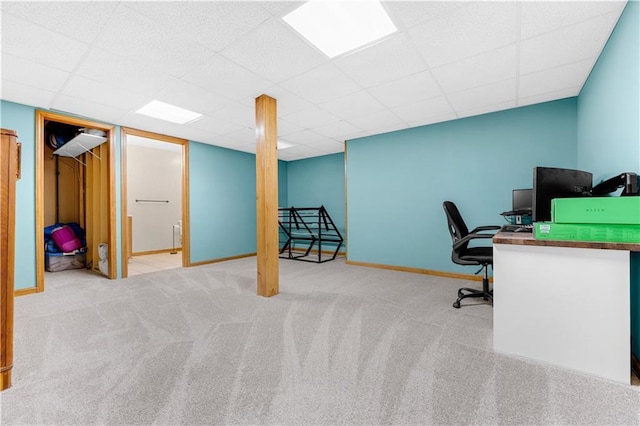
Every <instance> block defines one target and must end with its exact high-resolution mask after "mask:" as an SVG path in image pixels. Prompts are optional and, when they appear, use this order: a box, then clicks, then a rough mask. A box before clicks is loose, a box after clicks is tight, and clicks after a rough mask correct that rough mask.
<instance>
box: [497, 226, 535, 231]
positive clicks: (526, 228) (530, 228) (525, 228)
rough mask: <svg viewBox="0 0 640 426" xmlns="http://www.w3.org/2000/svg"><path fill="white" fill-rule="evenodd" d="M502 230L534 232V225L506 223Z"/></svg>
mask: <svg viewBox="0 0 640 426" xmlns="http://www.w3.org/2000/svg"><path fill="white" fill-rule="evenodd" d="M500 231H502V232H533V225H504V226H503V227H502V229H500Z"/></svg>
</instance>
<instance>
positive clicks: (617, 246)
mask: <svg viewBox="0 0 640 426" xmlns="http://www.w3.org/2000/svg"><path fill="white" fill-rule="evenodd" d="M493 243H494V244H511V245H518V246H547V247H570V248H587V249H604V250H625V251H637V252H640V243H603V242H591V241H556V240H536V239H535V238H534V236H533V233H531V232H498V233H497V234H496V235H494V237H493Z"/></svg>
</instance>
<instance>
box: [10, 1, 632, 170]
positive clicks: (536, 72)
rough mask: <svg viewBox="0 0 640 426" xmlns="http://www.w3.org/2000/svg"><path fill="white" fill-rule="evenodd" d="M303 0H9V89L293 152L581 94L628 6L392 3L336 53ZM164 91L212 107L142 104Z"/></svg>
mask: <svg viewBox="0 0 640 426" xmlns="http://www.w3.org/2000/svg"><path fill="white" fill-rule="evenodd" d="M301 3H302V2H289V1H199V2H193V1H168V2H153V1H151V2H134V1H99V2H96V1H91V2H83V1H80V2H75V1H74V2H60V1H56V2H11V1H4V0H3V1H2V2H0V14H1V23H2V27H1V31H2V34H1V35H2V65H1V66H2V75H1V77H2V80H1V83H2V85H1V87H0V90H1V96H2V99H5V100H8V101H13V102H18V103H24V104H28V105H33V106H36V107H42V108H50V109H53V110H60V111H64V112H69V113H72V114H78V115H82V116H87V117H89V118H93V119H97V120H103V121H107V122H112V123H115V124H122V125H126V126H130V127H135V128H139V129H142V130H148V131H152V132H157V133H164V134H167V135H170V136H176V137H181V138H187V139H191V140H196V141H199V142H203V143H209V144H213V145H218V146H223V147H227V148H231V149H236V150H241V151H246V152H255V130H254V127H255V116H254V99H255V98H256V97H257V96H259V95H261V94H263V93H265V94H267V95H270V96H272V97H274V98H276V99H277V100H278V117H279V120H278V129H279V135H280V139H282V140H283V141H286V142H288V143H290V144H293V145H295V146H293V147H291V148H287V149H282V150H280V151H279V156H280V158H281V159H283V160H287V161H290V160H296V159H301V158H308V157H314V156H318V155H325V154H329V153H334V152H340V151H342V150H343V149H344V144H343V141H344V140H346V139H352V138H357V137H362V136H367V135H373V134H379V133H384V132H389V131H394V130H401V129H405V128H408V127H413V126H419V125H425V124H432V123H437V122H441V121H447V120H453V119H456V118H461V117H468V116H472V115H478V114H485V113H490V112H494V111H500V110H503V109H507V108H513V107H516V106H523V105H530V104H533V103H538V102H545V101H551V100H555V99H562V98H566V97H571V96H576V95H578V94H579V92H580V90H581V88H582V85H583V84H584V82H585V80H586V78H587V76H588V75H589V72H590V71H591V69H592V68H593V65H594V64H595V61H596V60H597V58H598V56H599V54H600V52H601V51H602V48H603V46H604V44H605V43H606V41H607V39H608V37H609V35H610V34H611V31H612V29H613V27H614V25H615V23H616V22H617V20H618V18H619V16H620V14H621V12H622V10H623V8H624V6H625V4H626V2H625V1H615V0H612V1H588V0H587V1H529V2H524V1H522V2H521V1H480V2H468V1H461V2H457V1H439V2H438V1H383V5H384V7H385V8H386V9H387V11H388V12H389V15H390V16H391V19H392V20H393V22H394V23H395V25H396V26H397V27H398V32H396V33H394V34H392V35H390V36H389V37H386V38H384V39H383V40H380V41H378V42H377V43H373V44H372V45H371V46H367V47H365V48H362V49H360V50H356V51H355V52H349V53H347V54H344V55H341V56H338V57H336V58H334V59H329V58H328V57H326V56H325V55H324V54H322V53H321V52H320V51H318V50H317V49H316V48H315V47H313V46H312V45H310V44H309V43H308V42H307V41H306V40H303V39H302V38H301V37H300V36H299V35H298V33H296V32H295V31H294V30H293V29H291V28H290V27H289V26H288V25H287V24H286V23H284V21H283V20H282V19H281V18H282V17H283V16H284V15H286V14H287V13H288V12H289V11H291V10H293V9H294V8H296V7H297V6H299V5H300V4H301ZM153 99H157V100H160V101H163V102H168V103H171V104H174V105H176V106H179V107H182V108H187V109H191V110H194V111H197V112H200V113H202V114H204V116H203V117H202V118H201V119H199V120H196V121H194V122H192V123H188V124H186V125H176V124H172V123H167V122H163V121H160V120H156V119H153V118H149V117H145V116H141V115H139V114H136V113H135V111H136V110H137V109H138V108H140V107H141V106H143V105H144V104H146V103H147V102H149V101H151V100H153Z"/></svg>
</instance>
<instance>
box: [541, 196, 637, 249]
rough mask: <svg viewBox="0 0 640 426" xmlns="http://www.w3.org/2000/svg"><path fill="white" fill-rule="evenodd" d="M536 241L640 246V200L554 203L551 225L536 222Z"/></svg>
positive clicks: (557, 200)
mask: <svg viewBox="0 0 640 426" xmlns="http://www.w3.org/2000/svg"><path fill="white" fill-rule="evenodd" d="M535 238H536V239H543V240H562V241H592V242H610V243H640V197H635V196H632V197H585V198H557V199H554V200H552V201H551V222H536V223H535Z"/></svg>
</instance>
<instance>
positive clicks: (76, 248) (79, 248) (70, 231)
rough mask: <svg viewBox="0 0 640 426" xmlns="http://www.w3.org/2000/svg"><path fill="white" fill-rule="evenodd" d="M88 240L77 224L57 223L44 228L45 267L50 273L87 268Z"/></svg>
mask: <svg viewBox="0 0 640 426" xmlns="http://www.w3.org/2000/svg"><path fill="white" fill-rule="evenodd" d="M86 245H87V243H86V240H85V237H84V230H83V229H82V228H81V227H80V225H78V224H77V223H67V224H65V223H56V224H55V225H51V226H47V227H46V228H44V265H45V269H46V270H47V271H49V272H57V271H64V270H67V269H81V268H84V267H85V252H86V251H87V248H86Z"/></svg>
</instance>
